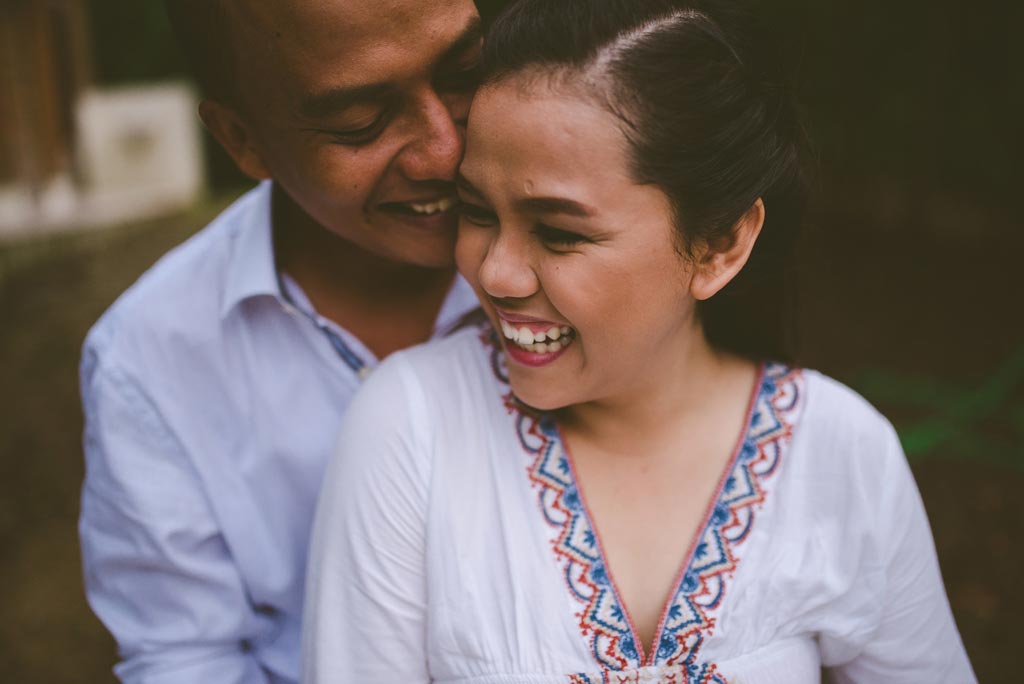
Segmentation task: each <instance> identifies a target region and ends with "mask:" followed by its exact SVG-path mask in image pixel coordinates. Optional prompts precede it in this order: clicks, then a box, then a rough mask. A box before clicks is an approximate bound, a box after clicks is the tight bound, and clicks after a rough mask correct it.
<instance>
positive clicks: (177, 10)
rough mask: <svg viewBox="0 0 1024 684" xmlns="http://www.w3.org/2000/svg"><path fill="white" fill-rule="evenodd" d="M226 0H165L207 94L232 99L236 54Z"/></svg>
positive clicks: (201, 85) (172, 20)
mask: <svg viewBox="0 0 1024 684" xmlns="http://www.w3.org/2000/svg"><path fill="white" fill-rule="evenodd" d="M224 5H225V0H164V7H165V8H166V9H167V16H168V18H169V19H170V21H171V26H172V27H173V28H174V33H175V34H176V35H177V38H178V43H179V44H180V45H181V49H182V51H183V52H184V54H185V57H186V58H187V59H188V62H189V64H190V65H191V66H192V71H193V73H194V75H195V78H196V80H197V81H198V82H199V87H200V88H201V89H202V91H203V95H204V96H205V97H209V98H211V99H216V100H221V101H231V100H233V99H234V98H235V96H236V95H237V93H236V91H235V85H234V84H235V68H234V65H235V55H234V53H233V50H232V37H231V32H230V31H229V30H228V29H229V22H228V16H227V10H226V8H225V6H224Z"/></svg>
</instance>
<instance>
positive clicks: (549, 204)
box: [516, 197, 594, 218]
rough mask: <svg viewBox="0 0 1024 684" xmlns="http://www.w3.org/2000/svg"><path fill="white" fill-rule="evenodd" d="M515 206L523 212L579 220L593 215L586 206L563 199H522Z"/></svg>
mask: <svg viewBox="0 0 1024 684" xmlns="http://www.w3.org/2000/svg"><path fill="white" fill-rule="evenodd" d="M516 204H518V205H519V206H520V207H522V208H523V209H524V210H527V211H533V212H535V213H538V214H567V215H569V216H579V217H580V218H589V217H591V216H593V215H594V211H593V210H592V209H590V207H588V206H587V205H585V204H581V203H580V202H577V201H575V200H571V199H568V198H565V197H524V198H523V199H521V200H518V201H517V202H516Z"/></svg>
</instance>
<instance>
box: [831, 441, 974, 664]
mask: <svg viewBox="0 0 1024 684" xmlns="http://www.w3.org/2000/svg"><path fill="white" fill-rule="evenodd" d="M886 428H887V431H888V434H887V440H886V442H887V445H886V449H885V451H886V453H885V457H884V459H883V460H882V464H881V467H880V468H879V469H878V470H877V471H876V472H877V475H878V478H879V479H878V480H877V481H876V482H875V483H874V485H875V487H874V488H875V490H876V491H877V492H878V500H877V503H878V505H877V508H876V510H875V511H873V512H872V513H873V514H872V515H871V519H872V520H873V523H872V524H873V527H874V529H873V530H872V531H871V533H870V534H871V535H872V536H873V537H875V540H876V542H875V544H874V545H873V546H875V547H876V548H877V549H878V554H877V558H878V561H879V562H880V563H881V564H882V567H881V571H882V572H881V576H882V577H883V578H884V581H883V583H882V584H881V586H882V591H881V594H880V595H878V596H873V597H867V598H866V600H869V601H872V602H875V603H876V605H879V606H880V608H879V609H878V611H877V612H876V615H877V616H878V617H877V620H876V622H875V623H874V624H872V625H870V626H869V629H868V630H866V632H865V633H864V637H863V639H862V640H861V639H858V642H859V643H858V644H857V646H856V650H857V651H858V652H857V654H856V656H855V657H853V658H852V659H850V660H849V661H847V662H845V663H843V664H841V665H839V666H837V667H835V668H834V669H833V670H832V676H833V679H832V680H831V681H833V682H835V683H836V684H920V682H929V683H930V684H972V683H975V682H977V679H976V678H975V676H974V673H973V671H972V669H971V665H970V662H969V660H968V658H967V654H966V652H965V650H964V647H963V643H962V642H961V640H960V635H959V632H958V631H957V628H956V623H955V622H954V620H953V614H952V611H951V610H950V606H949V600H948V599H947V598H946V592H945V588H944V586H943V583H942V576H941V573H940V571H939V563H938V558H937V556H936V553H935V544H934V542H933V540H932V534H931V528H930V527H929V525H928V518H927V515H926V513H925V509H924V504H923V503H922V501H921V495H920V493H919V492H918V489H917V486H916V484H915V483H914V477H913V474H912V473H911V471H910V467H909V465H908V464H907V460H906V457H905V456H904V454H903V449H902V447H901V446H900V443H899V439H898V437H897V435H896V433H895V431H894V430H893V429H892V427H891V426H890V425H888V423H886ZM823 642H824V643H823V644H822V647H823V650H824V651H825V652H826V653H827V652H829V651H843V650H848V649H849V647H850V645H849V644H843V645H840V644H830V643H828V640H827V639H823ZM826 660H827V659H826Z"/></svg>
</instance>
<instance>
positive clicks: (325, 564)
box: [302, 358, 430, 684]
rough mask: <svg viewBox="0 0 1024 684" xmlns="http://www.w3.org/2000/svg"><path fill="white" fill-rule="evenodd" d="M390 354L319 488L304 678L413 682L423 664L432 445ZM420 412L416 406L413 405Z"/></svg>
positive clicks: (345, 428) (420, 677) (424, 672)
mask: <svg viewBox="0 0 1024 684" xmlns="http://www.w3.org/2000/svg"><path fill="white" fill-rule="evenodd" d="M398 361H399V359H396V358H393V359H389V360H388V362H386V363H385V364H383V365H382V366H381V367H379V368H378V369H377V370H376V371H375V372H374V375H373V376H372V377H371V378H370V380H369V381H368V382H367V383H366V385H364V387H363V388H362V389H361V390H360V392H359V394H358V395H357V396H356V399H355V400H354V402H353V403H352V405H351V406H350V407H349V409H348V411H347V413H346V415H345V419H344V421H343V424H342V428H341V434H340V438H339V443H338V448H337V452H336V454H335V457H334V459H333V461H332V462H331V464H330V466H329V467H328V471H327V476H326V479H325V481H324V486H323V489H322V491H321V496H320V502H319V508H318V510H317V519H316V524H315V525H314V528H313V542H312V547H311V551H310V564H309V576H308V582H307V590H306V607H305V612H304V623H303V627H304V630H303V663H302V665H303V682H307V683H312V684H327V683H329V682H353V683H354V684H362V683H371V682H372V683H373V684H418V683H423V682H428V681H430V675H429V672H428V668H427V654H426V631H427V627H426V624H427V588H426V572H425V546H426V544H425V540H426V526H427V505H428V482H429V477H430V474H429V454H428V453H427V449H426V448H425V446H419V445H425V444H427V442H426V440H425V439H424V427H425V421H423V420H421V419H417V416H416V415H415V413H416V412H415V411H413V410H411V409H410V404H411V403H419V404H420V406H422V402H417V401H416V399H417V398H418V393H417V388H418V385H416V384H415V382H414V380H413V379H412V378H409V379H408V382H406V381H405V380H404V379H403V376H402V372H401V371H402V370H403V369H402V368H401V367H400V366H398V364H397V362H398ZM419 411H420V413H419V418H422V410H421V409H420V410H419Z"/></svg>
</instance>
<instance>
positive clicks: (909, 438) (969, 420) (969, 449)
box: [854, 347, 1024, 469]
mask: <svg viewBox="0 0 1024 684" xmlns="http://www.w3.org/2000/svg"><path fill="white" fill-rule="evenodd" d="M854 386H855V387H856V388H857V389H858V390H859V391H860V392H862V393H863V394H864V396H866V397H867V398H868V399H870V400H871V401H872V402H875V403H878V404H881V405H884V406H886V407H888V408H894V409H897V410H901V409H902V410H911V411H915V412H923V413H924V414H925V417H924V418H922V419H919V420H917V421H897V430H898V432H899V435H900V441H901V442H902V444H903V449H904V451H905V452H906V454H907V457H908V458H909V459H910V460H911V461H914V462H917V461H922V460H926V459H928V458H932V457H935V456H936V455H938V454H944V455H949V456H953V457H954V458H957V459H960V460H970V461H986V462H989V463H995V464H999V465H1009V466H1013V467H1016V468H1020V469H1024V401H1021V398H1020V397H1019V396H1018V395H1017V392H1018V390H1022V389H1024V347H1021V348H1020V349H1019V350H1017V352H1016V353H1014V354H1013V355H1012V356H1010V358H1008V359H1007V360H1006V361H1005V362H1003V363H1002V364H1001V365H1000V366H999V367H998V368H997V369H996V370H995V371H994V372H993V373H992V374H991V375H990V376H989V378H988V379H987V380H986V381H985V382H983V383H982V384H981V385H979V386H977V387H971V388H963V387H957V386H954V385H951V384H949V383H947V382H945V381H942V380H938V379H935V378H918V377H908V376H903V375H899V374H895V373H890V372H884V371H878V370H873V371H868V372H865V373H864V374H862V375H861V376H860V378H859V379H858V380H857V381H855V382H854ZM1016 401H1021V403H1016Z"/></svg>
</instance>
